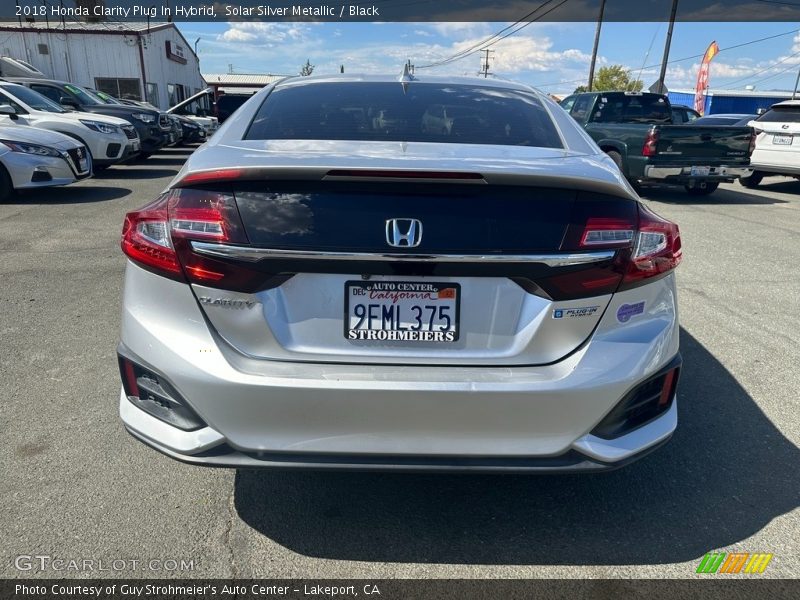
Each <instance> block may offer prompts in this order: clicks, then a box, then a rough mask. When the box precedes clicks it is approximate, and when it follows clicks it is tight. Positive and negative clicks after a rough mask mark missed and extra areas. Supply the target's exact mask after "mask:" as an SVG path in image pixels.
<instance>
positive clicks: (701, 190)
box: [683, 181, 719, 196]
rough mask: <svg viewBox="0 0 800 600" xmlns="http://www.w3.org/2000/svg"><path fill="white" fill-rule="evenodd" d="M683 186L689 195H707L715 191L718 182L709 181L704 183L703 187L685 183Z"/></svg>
mask: <svg viewBox="0 0 800 600" xmlns="http://www.w3.org/2000/svg"><path fill="white" fill-rule="evenodd" d="M683 187H684V188H685V189H686V192H687V193H688V194H689V195H690V196H709V195H711V194H713V193H714V192H716V191H717V188H718V187H719V183H718V182H716V181H709V182H708V183H706V186H705V187H700V186H699V185H698V186H696V187H690V186H688V185H685V186H683Z"/></svg>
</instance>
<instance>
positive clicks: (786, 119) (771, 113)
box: [756, 106, 800, 123]
mask: <svg viewBox="0 0 800 600" xmlns="http://www.w3.org/2000/svg"><path fill="white" fill-rule="evenodd" d="M756 120H757V121H762V122H764V123H800V106H785V107H784V106H774V107H773V108H770V109H769V110H768V111H767V112H765V113H764V114H763V115H761V116H760V117H758V119H756Z"/></svg>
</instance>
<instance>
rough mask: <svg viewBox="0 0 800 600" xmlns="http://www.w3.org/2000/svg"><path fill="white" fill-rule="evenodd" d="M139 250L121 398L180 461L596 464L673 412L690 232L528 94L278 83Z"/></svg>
mask: <svg viewBox="0 0 800 600" xmlns="http://www.w3.org/2000/svg"><path fill="white" fill-rule="evenodd" d="M436 106H453V107H463V108H464V109H465V110H456V111H454V114H457V115H458V116H457V117H455V118H454V119H453V122H452V124H451V126H450V127H449V128H440V129H439V130H435V131H434V130H431V129H430V128H425V127H423V126H422V120H423V117H424V115H425V114H426V112H428V111H429V110H430V109H431V107H436ZM466 109H469V110H466ZM387 114H388V115H391V119H380V118H378V117H380V116H381V115H384V116H385V115H387ZM122 249H123V251H124V252H125V254H126V255H127V257H128V264H127V269H126V275H125V291H124V301H123V312H122V340H121V343H120V345H119V366H120V372H121V376H122V390H121V393H120V405H119V406H120V415H121V417H122V420H123V422H124V424H125V427H126V428H127V430H128V431H129V432H130V433H131V434H133V435H134V436H135V437H137V438H139V439H140V440H142V441H143V442H145V443H146V444H149V445H150V446H152V447H154V448H156V449H157V450H159V451H161V452H162V453H164V454H166V455H168V456H171V457H173V458H176V459H179V460H183V461H186V462H189V463H194V464H201V465H215V466H235V467H260V466H264V467H305V468H347V469H402V470H428V471H445V470H446V471H450V470H455V471H523V472H551V471H598V470H603V469H609V468H614V467H619V466H622V465H624V464H627V463H629V462H630V461H632V460H634V459H636V458H639V457H640V456H642V455H644V454H646V453H647V452H649V451H651V450H653V449H655V448H656V447H658V446H659V445H661V444H662V443H664V442H666V441H667V440H668V439H669V438H670V436H671V435H672V433H673V431H674V430H675V427H676V425H677V404H676V387H677V383H678V374H679V370H680V364H681V359H680V354H679V351H678V313H677V302H676V291H675V275H674V270H675V267H676V266H677V265H678V263H679V262H680V260H681V241H680V235H679V231H678V227H677V226H676V225H675V224H674V223H671V222H669V221H667V220H665V219H662V218H661V217H659V216H657V215H656V214H654V213H653V212H652V211H651V210H650V209H648V208H647V207H646V206H644V205H643V204H642V203H641V202H640V200H639V198H638V196H637V195H636V193H635V192H634V191H633V190H632V189H631V188H630V186H629V185H628V184H627V183H626V181H625V179H624V178H623V177H622V176H621V174H620V172H619V169H618V168H617V167H616V166H615V164H614V163H613V162H612V161H611V159H609V158H608V157H607V156H606V155H605V154H604V153H603V152H601V151H600V149H599V148H598V147H597V146H596V145H595V144H594V142H593V141H592V140H591V139H590V138H589V137H587V135H586V134H585V133H584V132H583V130H582V129H581V128H580V127H579V126H578V125H577V124H576V123H575V122H574V121H573V120H572V118H571V117H570V116H569V115H568V114H567V113H566V112H564V111H563V110H561V109H560V108H559V107H558V106H557V105H556V104H554V103H553V102H552V101H550V100H549V99H548V98H547V97H546V96H545V95H544V94H540V93H539V92H537V91H535V90H533V89H530V88H528V87H525V86H522V85H518V84H514V83H509V82H504V81H491V80H489V81H487V80H485V79H457V78H428V77H414V76H410V75H408V74H404V75H403V76H401V77H400V78H397V77H353V76H344V75H342V76H335V77H302V78H292V79H285V80H283V81H280V82H278V83H276V84H274V85H271V86H270V87H268V88H265V89H264V90H263V91H261V92H260V93H258V94H257V95H255V96H254V97H253V98H252V99H250V100H249V101H248V102H247V103H246V104H245V105H243V106H242V108H241V109H240V110H239V111H238V112H237V113H236V114H235V115H234V116H233V117H231V118H230V119H229V120H227V121H226V122H225V124H224V125H223V126H222V127H221V128H220V129H219V131H217V133H216V134H215V135H214V136H213V138H211V140H209V141H208V142H207V143H206V144H205V145H203V146H202V147H200V149H198V150H197V151H196V152H195V153H194V154H193V155H192V156H191V157H190V158H189V160H188V162H187V163H186V164H185V166H184V167H183V169H182V170H181V171H180V173H178V175H177V176H176V178H175V180H174V181H173V182H172V183H171V184H170V185H169V187H168V188H167V189H166V190H165V191H164V192H163V194H162V195H161V196H159V197H158V198H156V199H155V200H154V201H153V202H152V203H151V204H148V205H147V206H145V207H144V208H142V209H140V210H137V211H133V212H130V213H128V215H127V216H126V218H125V224H124V227H123V234H122Z"/></svg>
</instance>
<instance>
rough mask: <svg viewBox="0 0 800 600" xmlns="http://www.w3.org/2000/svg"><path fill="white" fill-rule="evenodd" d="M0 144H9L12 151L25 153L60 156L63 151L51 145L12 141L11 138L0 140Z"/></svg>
mask: <svg viewBox="0 0 800 600" xmlns="http://www.w3.org/2000/svg"><path fill="white" fill-rule="evenodd" d="M0 144H5V145H6V146H8V147H9V148H10V149H11V151H12V152H22V153H23V154H36V155H37V156H56V157H60V156H61V152H59V151H58V150H56V149H55V148H50V147H49V146H41V145H39V144H28V143H27V142H12V141H9V140H0Z"/></svg>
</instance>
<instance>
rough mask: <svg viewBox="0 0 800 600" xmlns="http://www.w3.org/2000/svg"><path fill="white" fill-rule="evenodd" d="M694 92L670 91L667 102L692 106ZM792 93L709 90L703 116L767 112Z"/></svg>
mask: <svg viewBox="0 0 800 600" xmlns="http://www.w3.org/2000/svg"><path fill="white" fill-rule="evenodd" d="M694 94H695V93H694V90H675V91H670V92H669V94H668V96H669V101H670V102H671V103H672V104H685V105H687V106H694ZM791 97H792V92H784V91H780V90H777V91H776V90H773V91H766V92H761V91H755V90H717V91H714V90H710V91H709V92H708V93H707V94H706V97H705V110H704V111H703V114H704V115H719V114H746V115H755V114H758V113H759V112H760V111H763V110H767V109H768V108H769V107H770V106H772V105H773V104H775V103H776V102H782V101H783V100H789V99H790V98H791Z"/></svg>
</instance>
